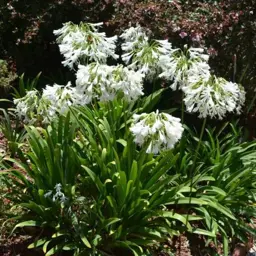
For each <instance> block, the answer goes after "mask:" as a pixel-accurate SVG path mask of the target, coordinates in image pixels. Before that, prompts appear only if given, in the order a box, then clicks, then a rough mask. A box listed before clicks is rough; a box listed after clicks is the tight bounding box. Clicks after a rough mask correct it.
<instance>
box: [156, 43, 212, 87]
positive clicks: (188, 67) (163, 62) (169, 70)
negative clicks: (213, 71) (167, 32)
mask: <svg viewBox="0 0 256 256" xmlns="http://www.w3.org/2000/svg"><path fill="white" fill-rule="evenodd" d="M203 52H204V49H202V48H189V49H188V50H185V52H183V51H181V50H180V49H177V50H173V51H169V53H168V52H167V53H166V54H163V55H161V56H160V58H159V64H158V65H159V66H160V68H161V70H162V73H161V74H160V75H159V77H161V78H164V79H166V80H167V81H171V82H172V84H171V86H170V87H171V89H173V90H177V89H183V87H184V86H186V85H187V84H188V82H189V81H188V78H189V77H190V76H191V75H193V78H194V79H195V82H196V81H198V80H200V79H204V80H208V79H209V77H210V66H209V65H208V63H207V62H208V59H209V56H208V55H207V54H204V53H203Z"/></svg>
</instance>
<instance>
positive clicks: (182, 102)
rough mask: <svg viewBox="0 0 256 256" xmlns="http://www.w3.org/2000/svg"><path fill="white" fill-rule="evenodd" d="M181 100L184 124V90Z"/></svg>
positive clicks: (182, 121)
mask: <svg viewBox="0 0 256 256" xmlns="http://www.w3.org/2000/svg"><path fill="white" fill-rule="evenodd" d="M181 100H182V101H181V123H182V124H184V111H185V108H184V92H182V96H181Z"/></svg>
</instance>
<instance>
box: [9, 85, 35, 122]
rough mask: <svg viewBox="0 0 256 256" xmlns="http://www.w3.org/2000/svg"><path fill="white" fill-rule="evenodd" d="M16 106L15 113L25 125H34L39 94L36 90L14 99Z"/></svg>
mask: <svg viewBox="0 0 256 256" xmlns="http://www.w3.org/2000/svg"><path fill="white" fill-rule="evenodd" d="M13 102H14V104H15V105H16V109H15V112H16V114H17V116H18V117H19V118H20V119H23V121H24V122H25V123H34V122H35V121H36V120H37V114H36V113H37V109H38V107H39V92H38V91H37V90H32V91H28V92H27V94H26V95H25V96H24V97H22V98H19V99H14V101H13Z"/></svg>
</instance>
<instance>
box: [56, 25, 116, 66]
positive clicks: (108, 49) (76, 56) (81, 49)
mask: <svg viewBox="0 0 256 256" xmlns="http://www.w3.org/2000/svg"><path fill="white" fill-rule="evenodd" d="M102 24H103V23H96V24H92V23H82V22H81V23H80V24H79V25H76V24H73V23H71V22H68V23H65V24H64V26H63V27H62V28H61V29H58V30H55V31H54V34H55V35H57V36H58V38H57V42H58V43H59V48H60V52H61V54H63V56H64V58H65V61H63V62H62V63H63V65H64V66H68V67H69V68H71V69H72V68H73V66H74V64H78V63H81V64H86V63H87V62H88V61H89V62H91V61H96V62H99V63H106V61H107V58H108V57H113V58H115V59H116V58H118V55H116V54H115V49H116V44H115V43H116V41H117V36H114V37H106V34H105V33H104V32H99V31H98V30H99V27H101V26H102Z"/></svg>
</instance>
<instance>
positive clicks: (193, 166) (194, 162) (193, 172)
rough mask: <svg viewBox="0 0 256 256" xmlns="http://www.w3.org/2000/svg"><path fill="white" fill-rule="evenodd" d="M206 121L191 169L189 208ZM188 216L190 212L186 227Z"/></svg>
mask: <svg viewBox="0 0 256 256" xmlns="http://www.w3.org/2000/svg"><path fill="white" fill-rule="evenodd" d="M206 120H207V119H206V118H205V119H204V121H203V124H202V127H201V132H200V136H199V141H198V144H197V147H196V151H195V155H194V158H193V165H192V168H191V171H190V179H191V180H190V192H189V204H188V206H190V204H191V199H192V186H193V183H194V180H193V179H194V174H195V168H196V159H197V155H198V151H199V148H200V146H201V143H202V138H203V134H204V130H205V125H206ZM188 215H189V211H188V213H187V218H186V225H187V224H188Z"/></svg>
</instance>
